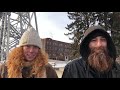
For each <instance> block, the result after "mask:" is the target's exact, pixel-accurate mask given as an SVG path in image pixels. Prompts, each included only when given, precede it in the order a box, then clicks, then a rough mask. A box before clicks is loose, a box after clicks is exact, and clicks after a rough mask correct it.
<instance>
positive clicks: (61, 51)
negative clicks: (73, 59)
mask: <svg viewBox="0 0 120 90" xmlns="http://www.w3.org/2000/svg"><path fill="white" fill-rule="evenodd" d="M41 41H42V47H43V49H44V50H45V51H46V52H47V53H48V55H49V59H53V60H61V61H67V60H70V48H71V44H70V43H66V42H61V41H57V40H53V39H51V38H44V39H41Z"/></svg>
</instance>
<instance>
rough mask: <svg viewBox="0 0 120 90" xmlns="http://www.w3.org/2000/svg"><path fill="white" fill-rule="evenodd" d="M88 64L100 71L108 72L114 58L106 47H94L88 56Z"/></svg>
mask: <svg viewBox="0 0 120 90" xmlns="http://www.w3.org/2000/svg"><path fill="white" fill-rule="evenodd" d="M88 64H89V65H90V66H91V67H92V68H93V69H95V70H97V71H98V72H107V71H109V70H110V69H111V67H112V64H113V59H112V58H111V57H110V56H109V55H108V51H107V50H106V49H105V48H103V47H100V48H93V49H91V53H90V55H89V57H88Z"/></svg>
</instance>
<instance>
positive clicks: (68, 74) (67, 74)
mask: <svg viewBox="0 0 120 90" xmlns="http://www.w3.org/2000/svg"><path fill="white" fill-rule="evenodd" d="M62 78H72V74H71V70H70V65H66V66H65V68H64V71H63V75H62Z"/></svg>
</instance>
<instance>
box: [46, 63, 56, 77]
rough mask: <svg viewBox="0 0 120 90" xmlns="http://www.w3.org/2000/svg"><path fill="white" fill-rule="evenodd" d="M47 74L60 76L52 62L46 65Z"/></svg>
mask: <svg viewBox="0 0 120 90" xmlns="http://www.w3.org/2000/svg"><path fill="white" fill-rule="evenodd" d="M46 74H47V78H58V76H57V73H56V71H55V70H54V68H53V67H52V66H51V65H50V64H47V65H46Z"/></svg>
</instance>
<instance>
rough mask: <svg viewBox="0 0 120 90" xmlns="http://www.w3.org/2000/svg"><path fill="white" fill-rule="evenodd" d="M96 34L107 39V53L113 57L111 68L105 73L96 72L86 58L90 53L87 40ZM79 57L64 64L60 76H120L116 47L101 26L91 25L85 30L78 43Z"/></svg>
mask: <svg viewBox="0 0 120 90" xmlns="http://www.w3.org/2000/svg"><path fill="white" fill-rule="evenodd" d="M96 35H102V36H104V37H105V38H106V40H107V48H108V53H109V55H110V57H111V58H113V60H114V63H113V67H112V69H111V70H110V71H109V72H107V73H100V72H97V71H95V70H93V69H91V68H90V67H89V65H88V64H87V58H88V56H89V54H90V50H89V48H88V45H89V42H90V40H91V39H92V38H94V37H96ZM80 54H81V58H79V59H76V60H73V61H72V62H70V63H68V64H67V65H66V66H65V69H64V72H63V75H62V78H120V65H119V64H118V63H117V62H116V61H115V60H116V48H115V45H114V43H113V41H112V38H111V37H110V35H109V34H108V33H107V32H106V31H105V29H104V28H102V27H101V26H93V27H90V28H89V29H88V30H86V32H85V34H84V37H83V39H82V42H81V44H80Z"/></svg>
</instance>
